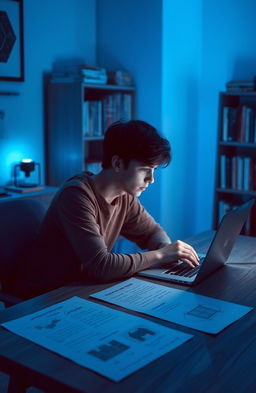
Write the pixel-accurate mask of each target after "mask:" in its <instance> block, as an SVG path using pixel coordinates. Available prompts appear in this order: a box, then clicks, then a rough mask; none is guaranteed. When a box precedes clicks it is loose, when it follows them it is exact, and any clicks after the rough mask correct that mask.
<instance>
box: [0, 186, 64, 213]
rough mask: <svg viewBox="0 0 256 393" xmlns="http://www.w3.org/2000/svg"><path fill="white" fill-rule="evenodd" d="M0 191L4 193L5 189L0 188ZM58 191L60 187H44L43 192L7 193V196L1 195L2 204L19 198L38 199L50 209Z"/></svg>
mask: <svg viewBox="0 0 256 393" xmlns="http://www.w3.org/2000/svg"><path fill="white" fill-rule="evenodd" d="M0 191H4V189H3V188H2V187H0ZM57 191H58V187H51V186H44V189H43V190H39V191H33V192H24V193H18V192H11V191H6V196H1V195H0V203H1V202H5V201H10V200H11V199H17V198H32V199H37V200H38V201H40V202H41V203H42V204H43V205H45V207H46V208H48V207H49V205H50V203H51V201H52V199H53V198H54V196H55V194H56V192H57Z"/></svg>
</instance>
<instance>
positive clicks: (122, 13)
mask: <svg viewBox="0 0 256 393" xmlns="http://www.w3.org/2000/svg"><path fill="white" fill-rule="evenodd" d="M161 42H162V2H161V1H159V0H150V1H148V0H140V1H137V0H122V1H120V0H99V1H98V60H99V63H100V65H102V66H104V67H106V68H108V69H111V70H118V69H127V70H128V71H130V72H131V73H132V74H133V75H134V79H135V84H136V89H137V93H136V94H137V97H136V109H137V118H138V119H141V120H145V121H147V122H149V123H150V124H152V125H154V126H155V127H157V128H158V129H159V130H160V131H161V86H162V73H161V67H162V44H161ZM160 184H161V176H160V174H159V173H156V181H155V183H154V184H153V185H151V186H150V187H149V189H148V190H147V192H146V193H144V194H143V195H142V197H141V198H140V199H141V201H142V203H143V204H144V205H145V206H146V207H147V209H148V210H149V211H150V213H151V214H153V216H154V217H155V218H156V219H157V220H159V219H160V210H161V209H160V200H159V189H160Z"/></svg>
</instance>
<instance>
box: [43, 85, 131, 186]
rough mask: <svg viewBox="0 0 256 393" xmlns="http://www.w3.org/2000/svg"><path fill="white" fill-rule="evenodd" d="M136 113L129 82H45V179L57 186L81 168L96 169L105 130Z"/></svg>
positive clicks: (100, 156) (98, 163)
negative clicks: (111, 83)
mask: <svg viewBox="0 0 256 393" xmlns="http://www.w3.org/2000/svg"><path fill="white" fill-rule="evenodd" d="M134 113H135V89H134V88H133V87H131V86H117V85H105V84H102V85H100V84H86V83H82V82H81V81H79V80H77V81H68V80H67V81H65V80H64V81H60V82H59V81H51V80H49V81H48V83H47V114H46V117H47V124H46V128H47V130H46V179H47V184H48V185H51V186H59V185H60V184H62V183H63V182H64V181H65V180H66V179H67V178H69V177H71V176H73V175H75V174H77V173H79V172H82V171H83V170H92V171H97V170H99V168H100V161H101V158H102V143H103V137H104V131H105V130H106V128H107V127H108V126H109V125H110V124H111V123H113V122H114V121H117V120H130V119H132V118H134Z"/></svg>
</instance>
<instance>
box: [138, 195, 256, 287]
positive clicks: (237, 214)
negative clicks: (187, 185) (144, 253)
mask: <svg viewBox="0 0 256 393" xmlns="http://www.w3.org/2000/svg"><path fill="white" fill-rule="evenodd" d="M254 202H255V199H251V200H250V201H249V202H247V203H245V204H243V205H241V206H239V207H238V208H236V209H234V210H231V211H229V212H228V213H227V214H226V215H225V216H224V217H223V218H222V220H221V223H220V225H219V228H218V230H217V232H216V233H215V236H214V238H213V240H212V242H211V244H210V247H209V249H208V251H207V254H198V256H199V258H200V261H199V266H197V267H195V268H191V267H189V266H188V265H187V264H186V263H185V262H182V261H177V262H176V263H175V262H174V263H170V264H169V265H168V264H164V266H165V267H163V268H150V269H146V270H142V271H141V272H139V273H138V275H140V276H144V277H150V278H157V279H160V280H164V281H173V282H178V283H181V284H186V285H196V284H198V283H199V282H200V281H202V280H203V279H204V278H205V277H207V276H209V275H210V274H211V273H213V272H215V271H216V270H217V269H219V268H221V267H222V266H224V264H225V263H226V261H227V259H228V257H229V255H230V253H231V251H232V248H233V246H234V243H235V241H236V238H237V236H238V235H239V233H240V232H241V229H242V227H243V225H244V224H245V221H246V218H247V217H248V215H249V212H250V209H251V208H252V206H253V204H254ZM166 266H168V267H166Z"/></svg>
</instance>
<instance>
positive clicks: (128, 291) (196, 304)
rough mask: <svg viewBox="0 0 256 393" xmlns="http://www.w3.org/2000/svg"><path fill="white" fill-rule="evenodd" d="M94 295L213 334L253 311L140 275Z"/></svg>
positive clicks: (250, 308)
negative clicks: (156, 282) (141, 277)
mask: <svg viewBox="0 0 256 393" xmlns="http://www.w3.org/2000/svg"><path fill="white" fill-rule="evenodd" d="M91 297H93V298H96V299H100V300H103V301H105V302H109V303H113V304H116V305H118V306H121V307H124V308H127V309H129V310H134V311H138V312H141V313H144V314H147V315H151V316H153V317H156V318H160V319H163V320H166V321H169V322H174V323H177V324H179V325H183V326H187V327H190V328H193V329H196V330H201V331H203V332H206V333H211V334H217V333H219V332H220V331H221V330H222V329H224V328H225V327H227V326H228V325H230V324H231V323H233V322H235V321H237V320H238V319H239V318H241V317H242V316H244V315H245V314H247V313H248V312H249V311H251V310H252V307H247V306H241V305H239V304H234V303H230V302H225V301H223V300H218V299H214V298H210V297H207V296H202V295H197V294H196V293H192V292H187V291H182V290H179V289H174V288H170V287H166V286H163V285H160V284H154V283H151V282H148V281H143V280H138V279H136V278H131V279H129V280H126V281H124V282H122V283H121V284H117V285H114V286H113V287H111V288H108V289H105V290H103V291H100V292H97V293H95V294H93V295H91Z"/></svg>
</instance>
